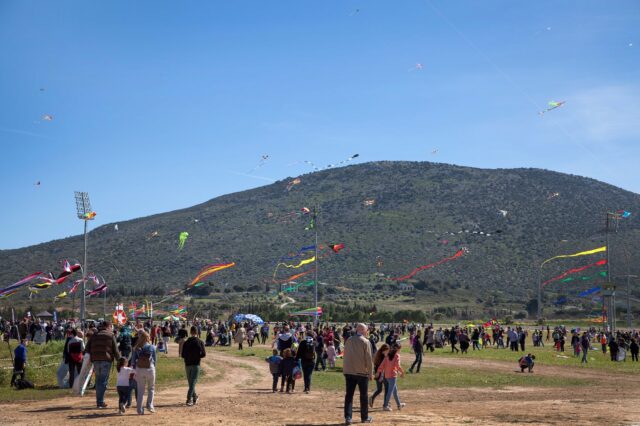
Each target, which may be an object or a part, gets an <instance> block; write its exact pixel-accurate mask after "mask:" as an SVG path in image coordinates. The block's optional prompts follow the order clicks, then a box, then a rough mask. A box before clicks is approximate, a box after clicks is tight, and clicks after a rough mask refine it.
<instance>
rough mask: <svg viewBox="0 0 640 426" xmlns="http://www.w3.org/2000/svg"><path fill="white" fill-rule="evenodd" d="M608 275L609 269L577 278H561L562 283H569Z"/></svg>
mask: <svg viewBox="0 0 640 426" xmlns="http://www.w3.org/2000/svg"><path fill="white" fill-rule="evenodd" d="M606 276H607V271H601V272H598V273H597V274H595V275H589V276H586V277H580V278H576V277H569V278H565V279H563V280H560V282H561V283H568V282H570V281H575V280H580V281H588V280H592V279H594V278H598V277H606Z"/></svg>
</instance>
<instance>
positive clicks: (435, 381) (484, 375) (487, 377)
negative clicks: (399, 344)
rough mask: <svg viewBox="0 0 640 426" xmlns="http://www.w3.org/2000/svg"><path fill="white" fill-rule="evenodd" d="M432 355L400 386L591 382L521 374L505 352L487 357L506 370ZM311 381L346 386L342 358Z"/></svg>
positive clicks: (263, 352)
mask: <svg viewBox="0 0 640 426" xmlns="http://www.w3.org/2000/svg"><path fill="white" fill-rule="evenodd" d="M216 350H217V351H220V352H224V353H227V354H229V355H233V356H237V357H256V358H258V359H264V358H266V357H268V356H270V355H271V349H269V348H266V347H253V348H246V349H244V350H242V351H240V350H238V349H237V348H236V347H232V348H229V347H224V348H216ZM476 352H477V351H476ZM485 352H487V353H488V352H510V351H503V350H495V351H493V350H487V351H485ZM434 354H437V355H436V356H447V353H446V352H444V351H442V350H441V349H439V350H438V352H434ZM496 355H503V354H496ZM509 355H510V358H509ZM429 356H432V354H427V355H426V356H425V359H424V361H423V371H422V372H421V373H420V374H407V375H405V377H404V378H401V379H400V386H401V388H402V389H426V388H434V387H435V388H442V387H487V388H502V387H507V386H541V387H564V386H578V385H585V384H587V383H588V382H587V380H586V379H580V378H575V379H567V378H559V377H549V376H540V375H536V374H535V373H534V374H527V373H525V374H521V373H517V372H516V370H517V365H516V362H515V361H514V360H513V358H514V357H515V356H514V355H513V353H511V354H509V353H505V354H504V355H503V357H502V358H490V357H487V359H498V360H503V361H506V360H509V361H511V364H507V363H506V362H505V369H504V371H495V370H494V369H480V368H467V367H464V366H461V367H460V368H455V367H448V366H447V367H444V366H434V365H430V364H429V359H428V358H429ZM516 360H517V358H516ZM411 362H413V354H411V353H410V352H409V351H408V350H407V349H403V353H402V365H403V368H404V369H405V371H406V370H408V369H409V366H410V364H411ZM264 368H265V371H268V370H267V369H268V368H269V367H268V365H267V363H266V362H265V365H264ZM311 380H312V383H313V386H314V388H319V389H327V390H339V389H343V388H344V376H343V375H342V359H341V358H338V359H337V361H336V369H335V370H327V371H326V372H314V373H313V376H312V379H311ZM372 386H373V385H372Z"/></svg>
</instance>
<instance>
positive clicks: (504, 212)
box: [498, 210, 509, 217]
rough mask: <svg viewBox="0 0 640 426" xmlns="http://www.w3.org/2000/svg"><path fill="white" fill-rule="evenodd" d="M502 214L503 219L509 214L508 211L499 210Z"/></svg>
mask: <svg viewBox="0 0 640 426" xmlns="http://www.w3.org/2000/svg"><path fill="white" fill-rule="evenodd" d="M498 211H499V212H500V214H501V215H502V217H507V214H508V213H509V212H508V211H506V210H498Z"/></svg>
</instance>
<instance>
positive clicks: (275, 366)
mask: <svg viewBox="0 0 640 426" xmlns="http://www.w3.org/2000/svg"><path fill="white" fill-rule="evenodd" d="M266 361H267V362H268V363H269V371H270V372H271V375H272V376H273V386H272V388H273V392H278V378H279V377H280V374H281V372H280V363H281V362H282V357H281V356H280V355H278V350H277V349H274V350H273V355H271V356H270V357H269V358H267V359H266Z"/></svg>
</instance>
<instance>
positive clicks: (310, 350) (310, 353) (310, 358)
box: [296, 330, 316, 393]
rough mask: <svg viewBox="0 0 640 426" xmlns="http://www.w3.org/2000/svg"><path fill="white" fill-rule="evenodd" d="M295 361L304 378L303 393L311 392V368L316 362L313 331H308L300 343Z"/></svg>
mask: <svg viewBox="0 0 640 426" xmlns="http://www.w3.org/2000/svg"><path fill="white" fill-rule="evenodd" d="M296 359H297V360H299V361H300V364H301V366H302V377H303V378H304V393H309V392H310V391H311V375H312V374H313V366H314V363H315V360H316V349H315V343H314V340H313V331H311V330H308V331H307V336H306V337H305V339H304V340H303V341H302V342H300V345H299V346H298V351H297V352H296Z"/></svg>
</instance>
